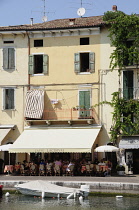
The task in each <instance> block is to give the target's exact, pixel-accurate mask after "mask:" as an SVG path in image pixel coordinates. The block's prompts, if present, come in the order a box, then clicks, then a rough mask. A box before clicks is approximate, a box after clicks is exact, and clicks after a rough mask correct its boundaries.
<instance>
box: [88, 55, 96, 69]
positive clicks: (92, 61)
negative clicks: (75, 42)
mask: <svg viewBox="0 0 139 210" xmlns="http://www.w3.org/2000/svg"><path fill="white" fill-rule="evenodd" d="M89 69H90V73H94V72H95V53H94V52H90V53H89Z"/></svg>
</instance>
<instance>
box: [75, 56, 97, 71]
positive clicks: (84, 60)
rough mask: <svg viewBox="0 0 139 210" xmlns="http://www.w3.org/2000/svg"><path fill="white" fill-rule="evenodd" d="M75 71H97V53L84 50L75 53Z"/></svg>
mask: <svg viewBox="0 0 139 210" xmlns="http://www.w3.org/2000/svg"><path fill="white" fill-rule="evenodd" d="M74 71H75V73H82V72H90V73H94V72H95V53H93V52H90V53H88V52H84V53H75V54H74Z"/></svg>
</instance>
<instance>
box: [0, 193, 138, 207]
mask: <svg viewBox="0 0 139 210" xmlns="http://www.w3.org/2000/svg"><path fill="white" fill-rule="evenodd" d="M65 209H66V210H69V209H70V210H85V209H86V210H89V209H91V210H102V209H103V210H117V209H118V210H119V209H120V210H121V209H122V210H123V209H124V210H128V209H129V210H138V209H139V198H134V197H123V198H116V197H96V196H91V197H88V199H85V200H82V199H80V200H79V199H76V200H74V199H69V200H68V199H62V198H60V199H56V198H55V199H42V198H38V197H30V196H24V195H13V194H11V195H10V196H9V197H6V196H5V195H3V197H2V198H0V210H65Z"/></svg>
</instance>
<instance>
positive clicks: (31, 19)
mask: <svg viewBox="0 0 139 210" xmlns="http://www.w3.org/2000/svg"><path fill="white" fill-rule="evenodd" d="M30 21H31V26H32V25H33V18H30Z"/></svg>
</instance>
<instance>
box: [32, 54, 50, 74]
mask: <svg viewBox="0 0 139 210" xmlns="http://www.w3.org/2000/svg"><path fill="white" fill-rule="evenodd" d="M36 55H42V56H43V72H42V73H38V74H37V73H35V74H34V57H35V56H36ZM44 59H46V60H47V61H46V60H45V61H44ZM28 64H29V67H28V71H29V72H28V73H29V74H30V75H33V76H41V75H45V74H48V64H49V57H48V55H47V54H45V53H33V54H31V55H29V62H28ZM44 68H46V69H45V70H44Z"/></svg>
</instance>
